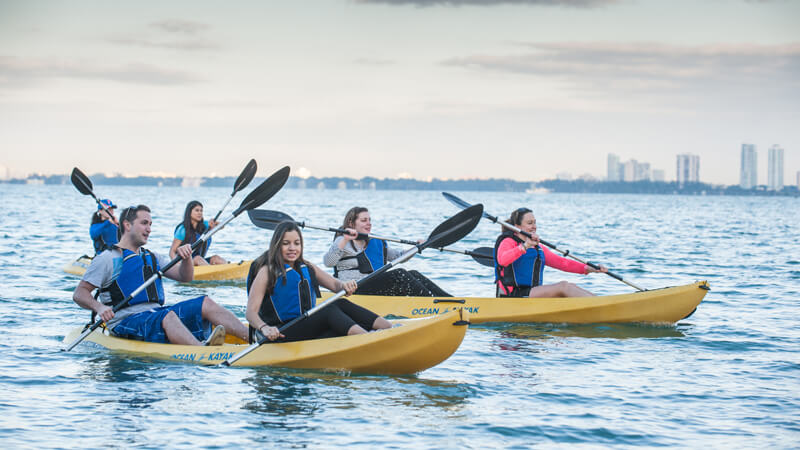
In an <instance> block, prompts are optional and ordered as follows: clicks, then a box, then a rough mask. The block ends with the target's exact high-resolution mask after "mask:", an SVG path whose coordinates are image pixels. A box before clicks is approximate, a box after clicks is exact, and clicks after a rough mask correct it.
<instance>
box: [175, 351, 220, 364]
mask: <svg viewBox="0 0 800 450" xmlns="http://www.w3.org/2000/svg"><path fill="white" fill-rule="evenodd" d="M234 355H236V352H213V353H209V354H205V353H200V354H199V355H198V354H197V353H175V354H173V355H172V359H176V360H178V361H197V362H200V361H225V360H226V359H230V358H232V357H233V356H234Z"/></svg>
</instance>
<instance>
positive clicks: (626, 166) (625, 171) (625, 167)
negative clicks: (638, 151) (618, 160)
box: [622, 159, 639, 182]
mask: <svg viewBox="0 0 800 450" xmlns="http://www.w3.org/2000/svg"><path fill="white" fill-rule="evenodd" d="M637 164H639V163H638V162H636V160H635V159H632V160H630V161H627V162H625V163H623V164H622V181H629V182H630V181H636V165H637Z"/></svg>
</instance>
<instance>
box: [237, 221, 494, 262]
mask: <svg viewBox="0 0 800 450" xmlns="http://www.w3.org/2000/svg"><path fill="white" fill-rule="evenodd" d="M247 215H248V216H250V221H251V222H253V225H255V226H257V227H259V228H264V229H266V230H274V229H275V227H277V226H278V224H279V223H281V222H283V221H286V220H288V221H290V222H294V223H296V224H297V226H299V227H301V228H312V229H314V230H322V231H330V232H333V233H341V234H345V233H347V231H345V229H344V228H331V227H322V226H316V225H312V224H310V223H308V222H305V221H303V222H299V221H296V220H294V219H293V218H292V216H290V215H288V214H286V213H283V212H280V211H272V210H269V209H251V210H250V211H247ZM367 238H369V239H380V240H382V241H389V242H397V243H398V244H406V245H417V241H409V240H407V239H399V238H391V237H385V236H377V235H374V234H372V233H370V234H364V233H358V238H357V239H361V240H365V239H367ZM437 250H439V251H441V252H452V253H461V254H462V255H468V256H472V258H473V259H475V260H476V261H478V260H479V259H483V258H489V259H490V261H489V264H488V265H490V266H493V265H494V263H493V262H492V261H491V259H492V258H493V257H492V254H491V252H490V253H489V255H488V256H486V255H485V254H478V253H474V252H471V251H469V250H458V249H454V248H445V247H437ZM482 264H485V263H482Z"/></svg>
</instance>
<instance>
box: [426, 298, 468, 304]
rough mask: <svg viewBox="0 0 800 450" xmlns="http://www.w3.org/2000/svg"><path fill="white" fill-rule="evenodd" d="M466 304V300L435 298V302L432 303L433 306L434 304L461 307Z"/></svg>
mask: <svg viewBox="0 0 800 450" xmlns="http://www.w3.org/2000/svg"><path fill="white" fill-rule="evenodd" d="M466 302H467V301H466V300H448V299H444V298H437V299H436V300H434V301H433V303H434V304H436V303H461V304H462V305H463V304H464V303H466Z"/></svg>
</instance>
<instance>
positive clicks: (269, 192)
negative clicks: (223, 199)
mask: <svg viewBox="0 0 800 450" xmlns="http://www.w3.org/2000/svg"><path fill="white" fill-rule="evenodd" d="M288 179H289V166H285V167H283V168H282V169H279V170H278V171H277V172H275V173H273V174H272V175H270V177H269V178H267V179H266V180H264V182H263V183H261V184H260V185H258V187H257V188H255V189H253V192H251V193H249V194H247V197H245V198H244V200H242V204H241V205H239V208H237V209H236V211H234V212H233V215H234V217H236V216H238V215H239V214H241V213H242V211H246V210H249V209H253V208H258V207H259V206H261V205H263V204H264V202H266V201H267V200H269V199H271V198H272V197H273V196H274V195H275V194H277V193H278V191H280V190H281V188H282V187H283V185H284V184H286V181H287V180H288Z"/></svg>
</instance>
